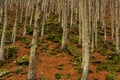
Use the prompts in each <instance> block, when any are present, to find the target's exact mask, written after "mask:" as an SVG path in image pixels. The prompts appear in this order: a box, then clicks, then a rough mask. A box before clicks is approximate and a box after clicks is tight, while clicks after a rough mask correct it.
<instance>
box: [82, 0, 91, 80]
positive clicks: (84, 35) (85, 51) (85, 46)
mask: <svg viewBox="0 0 120 80" xmlns="http://www.w3.org/2000/svg"><path fill="white" fill-rule="evenodd" d="M87 2H88V1H87V0H84V1H83V6H84V10H83V11H84V12H83V14H84V16H83V18H82V19H83V26H82V49H83V54H84V56H82V58H83V60H84V61H82V63H83V73H82V78H81V80H87V78H88V71H89V69H88V67H89V35H88V19H87Z"/></svg>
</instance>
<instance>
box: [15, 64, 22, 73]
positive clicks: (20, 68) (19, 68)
mask: <svg viewBox="0 0 120 80" xmlns="http://www.w3.org/2000/svg"><path fill="white" fill-rule="evenodd" d="M22 69H23V67H22V66H18V67H17V68H16V69H15V73H16V74H19V73H21V72H22Z"/></svg>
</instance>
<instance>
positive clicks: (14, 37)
mask: <svg viewBox="0 0 120 80" xmlns="http://www.w3.org/2000/svg"><path fill="white" fill-rule="evenodd" d="M16 7H17V8H16V18H15V23H14V26H13V32H12V41H13V44H14V43H15V40H16V30H17V22H18V1H17V3H16Z"/></svg>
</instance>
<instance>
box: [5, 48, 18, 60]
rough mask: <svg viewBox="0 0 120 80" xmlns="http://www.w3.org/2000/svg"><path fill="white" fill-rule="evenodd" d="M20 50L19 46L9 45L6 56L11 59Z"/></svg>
mask: <svg viewBox="0 0 120 80" xmlns="http://www.w3.org/2000/svg"><path fill="white" fill-rule="evenodd" d="M17 51H18V47H16V46H8V47H6V48H5V58H6V59H10V58H12V57H15V56H16V54H17Z"/></svg>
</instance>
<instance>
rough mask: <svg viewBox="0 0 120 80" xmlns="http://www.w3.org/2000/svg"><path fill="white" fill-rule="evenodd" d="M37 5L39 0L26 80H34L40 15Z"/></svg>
mask: <svg viewBox="0 0 120 80" xmlns="http://www.w3.org/2000/svg"><path fill="white" fill-rule="evenodd" d="M39 3H40V0H37V7H36V12H35V26H34V31H33V38H32V42H31V49H30V59H29V69H28V80H36V52H37V38H38V27H39V15H40V12H39Z"/></svg>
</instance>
